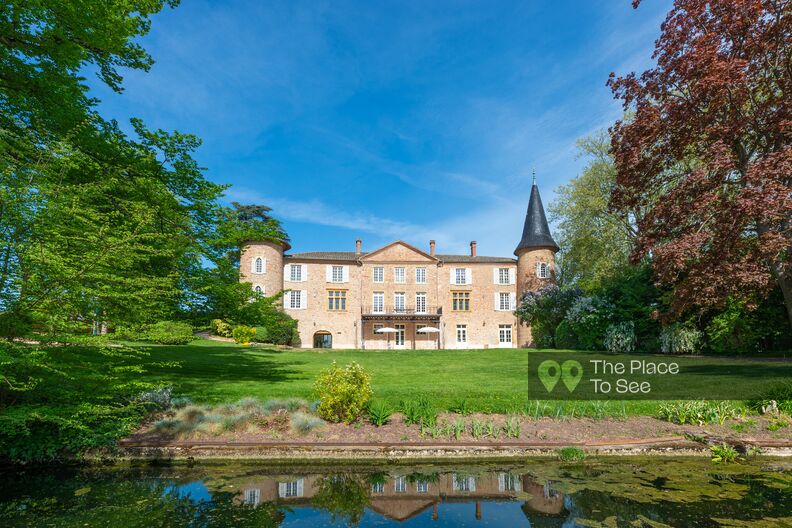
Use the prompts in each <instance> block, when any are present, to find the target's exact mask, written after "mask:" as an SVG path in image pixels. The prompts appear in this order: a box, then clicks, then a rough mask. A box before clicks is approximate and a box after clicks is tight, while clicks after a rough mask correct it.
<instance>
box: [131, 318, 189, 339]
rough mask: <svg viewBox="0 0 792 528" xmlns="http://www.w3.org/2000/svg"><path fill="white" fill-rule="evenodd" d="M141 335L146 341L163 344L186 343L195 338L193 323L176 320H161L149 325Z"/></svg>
mask: <svg viewBox="0 0 792 528" xmlns="http://www.w3.org/2000/svg"><path fill="white" fill-rule="evenodd" d="M141 337H142V338H143V340H144V341H151V342H153V343H159V344H161V345H186V344H187V343H189V342H190V341H192V340H193V339H195V338H194V337H193V329H192V326H191V325H189V324H188V323H181V322H176V321H160V322H158V323H154V324H152V325H147V326H146V327H145V328H144V331H143V334H142V336H141Z"/></svg>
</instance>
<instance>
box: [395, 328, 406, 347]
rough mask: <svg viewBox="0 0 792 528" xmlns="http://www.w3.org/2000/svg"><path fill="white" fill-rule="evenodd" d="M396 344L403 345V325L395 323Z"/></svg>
mask: <svg viewBox="0 0 792 528" xmlns="http://www.w3.org/2000/svg"><path fill="white" fill-rule="evenodd" d="M395 328H396V346H404V325H403V324H397V325H396V327H395Z"/></svg>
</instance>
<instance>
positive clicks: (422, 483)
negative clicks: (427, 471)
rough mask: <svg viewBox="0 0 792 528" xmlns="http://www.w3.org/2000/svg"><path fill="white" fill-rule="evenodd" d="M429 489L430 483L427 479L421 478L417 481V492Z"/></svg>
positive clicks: (424, 491)
mask: <svg viewBox="0 0 792 528" xmlns="http://www.w3.org/2000/svg"><path fill="white" fill-rule="evenodd" d="M427 491H429V483H428V482H426V481H425V480H419V481H418V482H416V483H415V492H416V493H426V492H427Z"/></svg>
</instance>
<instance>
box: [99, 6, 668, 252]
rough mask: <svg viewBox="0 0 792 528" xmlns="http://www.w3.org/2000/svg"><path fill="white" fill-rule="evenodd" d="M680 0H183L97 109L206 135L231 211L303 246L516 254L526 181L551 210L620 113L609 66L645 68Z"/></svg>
mask: <svg viewBox="0 0 792 528" xmlns="http://www.w3.org/2000/svg"><path fill="white" fill-rule="evenodd" d="M669 7H670V1H646V2H644V3H643V5H641V7H640V8H639V9H638V10H633V9H632V8H631V7H630V2H629V1H628V0H608V1H606V0H603V1H594V0H589V1H563V0H557V1H554V2H539V1H533V2H509V3H506V2H492V1H490V2H469V3H468V2H441V1H432V2H343V1H333V2H319V1H309V2H273V1H242V0H239V1H237V0H227V1H216V2H207V1H202V0H184V1H183V4H182V5H181V6H179V7H178V8H176V9H175V10H166V11H164V12H163V13H161V14H159V15H157V16H156V17H154V19H153V24H152V30H151V32H150V33H149V34H148V35H147V36H146V37H145V38H144V39H142V43H143V45H144V46H145V47H146V48H147V49H148V50H149V52H150V53H151V54H152V55H153V56H154V59H155V60H156V64H155V65H154V66H153V67H152V69H151V71H150V72H148V73H144V72H126V75H125V87H126V89H125V91H124V93H123V94H121V95H117V94H113V93H112V92H110V91H109V90H107V89H106V88H105V87H103V86H101V85H99V83H98V82H94V81H91V85H92V87H93V93H94V95H96V96H97V97H98V98H99V99H100V100H101V101H102V102H101V104H100V111H101V112H102V114H103V115H104V116H105V117H112V118H116V119H118V120H119V121H121V122H127V121H128V119H129V118H130V117H141V118H143V120H144V121H145V122H146V123H147V124H148V126H149V127H157V128H163V129H166V130H174V129H175V130H179V131H181V132H191V133H194V134H197V135H198V136H199V137H201V138H202V140H203V142H204V143H203V146H202V147H201V149H200V151H199V152H198V153H197V158H198V159H199V161H200V162H201V164H202V165H203V166H205V167H206V168H207V176H208V177H209V178H210V179H212V180H214V181H217V182H222V183H228V184H231V185H232V187H231V189H230V190H229V191H228V200H236V201H240V202H244V203H264V204H267V205H270V206H271V207H273V208H274V212H275V215H276V216H277V217H278V218H280V219H281V220H282V221H283V222H284V225H285V227H286V229H287V231H288V233H289V235H290V237H291V238H292V244H293V246H294V250H293V251H312V250H354V243H355V242H354V241H355V239H356V238H358V237H360V238H362V239H363V245H364V250H371V249H374V248H376V247H379V246H381V245H383V244H385V243H387V242H390V241H392V240H395V239H403V240H405V241H407V242H410V243H412V244H415V245H417V246H418V247H420V248H424V249H426V248H427V246H428V240H429V239H432V238H433V239H436V240H437V244H438V248H437V250H438V252H441V253H454V252H463V253H464V252H467V251H468V244H469V242H470V240H477V241H478V247H479V254H484V255H511V253H512V251H513V249H514V247H515V246H516V244H517V242H518V240H519V237H520V232H521V229H522V222H523V218H524V215H525V207H526V205H527V201H528V195H529V192H530V184H531V170H532V168H534V167H535V168H536V173H537V180H538V183H539V187H540V191H541V193H542V197H543V200H544V202H545V204H547V203H548V202H550V201H551V200H552V199H553V190H554V189H555V188H556V187H557V186H558V185H559V184H562V183H564V182H566V181H568V180H569V179H571V178H573V177H574V176H575V175H576V174H578V172H579V171H580V168H581V167H582V166H583V165H584V164H585V160H582V159H578V158H577V157H576V149H575V141H576V139H577V138H579V137H582V136H585V135H587V134H589V133H591V132H593V131H596V130H598V129H600V128H603V127H607V126H608V125H609V124H610V123H612V122H613V120H614V119H616V118H618V117H620V116H621V113H622V111H621V106H620V105H619V103H618V102H617V101H615V100H613V98H612V96H611V93H610V90H609V89H608V88H607V87H606V86H605V82H606V80H607V78H608V74H609V73H610V72H611V71H615V72H617V73H618V74H624V73H627V72H629V71H632V70H643V69H645V68H646V67H648V66H650V65H651V53H652V49H653V44H654V41H655V39H656V38H657V36H658V35H659V27H660V23H661V22H662V20H663V18H664V15H665V12H666V11H667V10H668V9H669Z"/></svg>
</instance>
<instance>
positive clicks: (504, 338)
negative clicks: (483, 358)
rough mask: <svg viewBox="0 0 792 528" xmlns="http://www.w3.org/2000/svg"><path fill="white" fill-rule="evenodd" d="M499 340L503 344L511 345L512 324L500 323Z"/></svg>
mask: <svg viewBox="0 0 792 528" xmlns="http://www.w3.org/2000/svg"><path fill="white" fill-rule="evenodd" d="M498 342H499V343H500V344H502V345H507V344H508V345H510V344H511V342H512V326H511V325H508V324H505V325H498Z"/></svg>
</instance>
